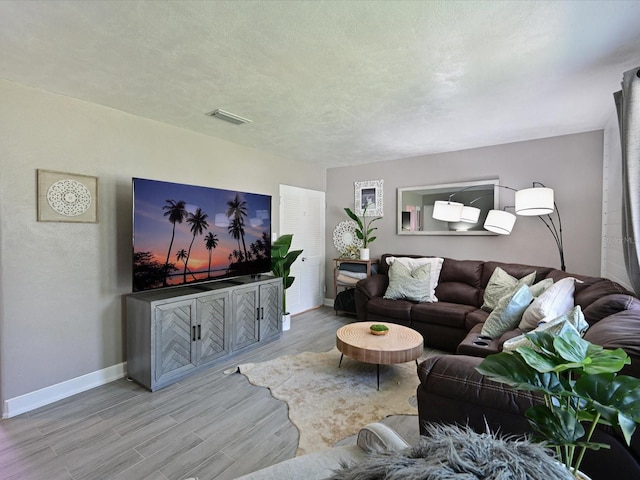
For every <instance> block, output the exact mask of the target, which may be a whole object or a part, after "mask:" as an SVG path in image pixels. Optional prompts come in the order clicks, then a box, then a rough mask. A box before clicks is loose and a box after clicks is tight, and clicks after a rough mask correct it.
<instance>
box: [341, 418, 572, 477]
mask: <svg viewBox="0 0 640 480" xmlns="http://www.w3.org/2000/svg"><path fill="white" fill-rule="evenodd" d="M550 454H551V451H550V450H547V449H545V448H543V447H542V446H540V445H538V444H535V443H532V442H530V441H529V440H528V439H517V438H508V437H507V438H501V437H498V436H497V435H494V434H492V433H489V432H487V433H481V434H480V433H476V432H474V431H473V430H471V429H470V428H468V427H467V428H460V427H457V426H450V425H436V424H432V425H429V426H428V427H427V435H426V436H423V437H421V439H420V441H419V442H418V443H417V445H415V446H413V447H410V448H407V449H406V450H402V451H399V452H385V453H383V454H371V455H369V457H368V459H367V460H365V461H363V462H360V463H359V464H356V465H352V466H346V465H345V466H344V467H343V469H342V470H340V471H337V472H336V473H335V474H334V476H332V477H331V480H450V479H455V480H479V479H483V480H538V479H543V478H544V479H554V480H564V479H566V480H573V476H572V475H570V474H569V472H568V471H567V470H566V469H565V467H564V466H563V465H562V464H560V463H558V462H557V461H556V460H554V458H553V457H552V456H551V455H550Z"/></svg>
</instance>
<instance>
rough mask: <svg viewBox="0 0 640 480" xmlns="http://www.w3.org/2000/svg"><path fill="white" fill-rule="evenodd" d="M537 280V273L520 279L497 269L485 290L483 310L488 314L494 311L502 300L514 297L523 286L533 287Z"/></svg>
mask: <svg viewBox="0 0 640 480" xmlns="http://www.w3.org/2000/svg"><path fill="white" fill-rule="evenodd" d="M535 279H536V272H531V273H529V274H528V275H525V276H524V277H522V278H520V279H518V278H516V277H513V276H511V275H509V274H508V273H507V272H505V271H504V270H503V269H502V268H500V267H496V268H495V270H494V271H493V273H492V274H491V278H490V279H489V283H487V287H486V288H485V290H484V297H483V300H484V301H483V303H482V309H483V310H486V311H488V312H490V311H492V310H493V309H494V308H496V307H497V305H498V302H500V300H501V299H502V298H504V297H506V296H508V295H512V294H513V293H514V292H515V291H516V290H518V289H519V287H520V286H521V285H527V286H530V285H533V282H534V281H535Z"/></svg>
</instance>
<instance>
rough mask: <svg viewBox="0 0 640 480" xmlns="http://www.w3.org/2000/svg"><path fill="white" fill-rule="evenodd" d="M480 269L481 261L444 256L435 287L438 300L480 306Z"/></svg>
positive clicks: (481, 266)
mask: <svg viewBox="0 0 640 480" xmlns="http://www.w3.org/2000/svg"><path fill="white" fill-rule="evenodd" d="M482 271H483V262H480V261H477V260H454V259H451V258H445V259H444V262H443V263H442V270H441V271H440V280H439V282H438V287H437V288H436V296H437V297H438V300H439V301H441V302H449V303H460V304H463V305H475V306H476V307H480V305H481V304H482V292H481V286H480V284H481V281H482Z"/></svg>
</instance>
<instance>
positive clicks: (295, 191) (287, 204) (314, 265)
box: [278, 185, 325, 314]
mask: <svg viewBox="0 0 640 480" xmlns="http://www.w3.org/2000/svg"><path fill="white" fill-rule="evenodd" d="M324 217H325V200H324V192H319V191H316V190H308V189H304V188H299V187H292V186H289V185H280V232H278V233H279V235H284V234H287V233H291V234H293V242H292V243H291V249H292V250H302V251H303V252H302V255H300V256H299V257H298V260H296V262H295V263H294V264H293V267H292V268H291V275H292V276H294V277H295V280H294V282H293V285H291V287H290V288H288V289H287V310H288V311H289V313H291V314H295V313H300V312H303V311H305V310H309V309H310V308H314V307H318V306H320V305H322V304H323V303H324V261H325V259H324V223H325V222H324Z"/></svg>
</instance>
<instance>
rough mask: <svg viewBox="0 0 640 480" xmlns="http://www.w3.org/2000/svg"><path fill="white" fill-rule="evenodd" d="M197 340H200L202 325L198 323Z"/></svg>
mask: <svg viewBox="0 0 640 480" xmlns="http://www.w3.org/2000/svg"><path fill="white" fill-rule="evenodd" d="M198 340H202V325H198Z"/></svg>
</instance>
